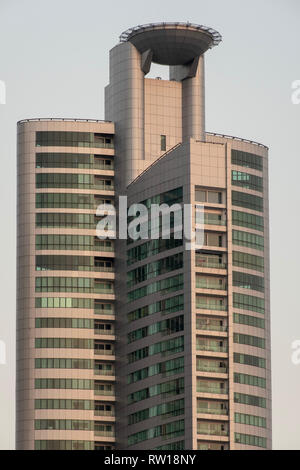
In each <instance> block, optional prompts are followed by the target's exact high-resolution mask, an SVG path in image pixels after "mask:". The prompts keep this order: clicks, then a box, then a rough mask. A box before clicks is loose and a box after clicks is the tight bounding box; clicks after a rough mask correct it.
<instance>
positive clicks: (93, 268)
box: [79, 266, 114, 273]
mask: <svg viewBox="0 0 300 470" xmlns="http://www.w3.org/2000/svg"><path fill="white" fill-rule="evenodd" d="M89 268H90V269H89V270H90V271H98V272H102V273H112V272H113V271H114V267H113V266H89ZM79 271H80V270H79Z"/></svg>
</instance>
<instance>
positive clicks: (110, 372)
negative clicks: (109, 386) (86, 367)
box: [94, 369, 115, 377]
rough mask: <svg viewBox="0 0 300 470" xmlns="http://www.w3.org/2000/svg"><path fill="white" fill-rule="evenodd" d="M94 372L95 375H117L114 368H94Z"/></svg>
mask: <svg viewBox="0 0 300 470" xmlns="http://www.w3.org/2000/svg"><path fill="white" fill-rule="evenodd" d="M94 374H95V375H106V376H110V377H112V376H114V375H115V370H114V369H110V370H106V369H94Z"/></svg>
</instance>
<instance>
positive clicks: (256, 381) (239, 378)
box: [234, 372, 266, 388]
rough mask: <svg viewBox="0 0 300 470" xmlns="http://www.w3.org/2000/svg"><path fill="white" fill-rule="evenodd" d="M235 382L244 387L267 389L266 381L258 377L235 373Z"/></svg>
mask: <svg viewBox="0 0 300 470" xmlns="http://www.w3.org/2000/svg"><path fill="white" fill-rule="evenodd" d="M234 382H235V383H237V384H243V385H252V386H253V387H260V388H266V379H265V378H264V377H257V376H256V375H249V374H239V373H237V372H235V373H234Z"/></svg>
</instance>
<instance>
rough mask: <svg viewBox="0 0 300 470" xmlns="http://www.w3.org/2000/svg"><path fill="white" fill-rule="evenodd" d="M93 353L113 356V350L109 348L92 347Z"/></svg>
mask: <svg viewBox="0 0 300 470" xmlns="http://www.w3.org/2000/svg"><path fill="white" fill-rule="evenodd" d="M94 354H96V355H98V356H113V355H114V354H115V352H114V351H113V350H111V349H109V350H107V349H94Z"/></svg>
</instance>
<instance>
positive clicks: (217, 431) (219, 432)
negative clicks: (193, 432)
mask: <svg viewBox="0 0 300 470" xmlns="http://www.w3.org/2000/svg"><path fill="white" fill-rule="evenodd" d="M197 433H198V434H205V435H208V436H228V429H221V428H212V429H210V428H206V427H203V428H202V427H199V426H198V428H197Z"/></svg>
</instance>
